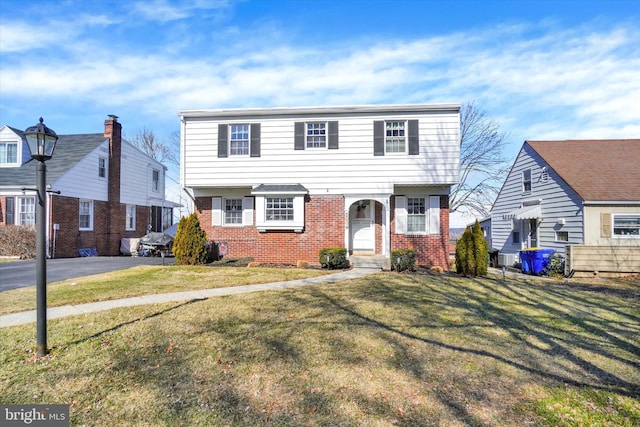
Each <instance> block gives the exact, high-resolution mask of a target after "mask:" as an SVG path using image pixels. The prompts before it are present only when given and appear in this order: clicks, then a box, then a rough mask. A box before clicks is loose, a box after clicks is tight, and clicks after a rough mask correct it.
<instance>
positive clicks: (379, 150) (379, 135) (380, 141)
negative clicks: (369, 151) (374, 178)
mask: <svg viewBox="0 0 640 427" xmlns="http://www.w3.org/2000/svg"><path fill="white" fill-rule="evenodd" d="M373 155H374V156H384V120H376V121H374V122H373Z"/></svg>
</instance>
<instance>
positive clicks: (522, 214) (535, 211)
mask: <svg viewBox="0 0 640 427" xmlns="http://www.w3.org/2000/svg"><path fill="white" fill-rule="evenodd" d="M536 218H542V210H541V209H540V205H539V204H538V205H530V206H523V207H521V208H520V209H516V210H513V211H511V212H509V213H507V214H504V215H502V219H536Z"/></svg>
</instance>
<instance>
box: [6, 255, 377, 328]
mask: <svg viewBox="0 0 640 427" xmlns="http://www.w3.org/2000/svg"><path fill="white" fill-rule="evenodd" d="M379 271H380V269H379V268H353V269H351V270H345V271H341V272H339V273H334V274H326V275H324V276H316V277H310V278H307V279H299V280H291V281H287V282H273V283H260V284H257V285H245V286H234V287H230V288H215V289H202V290H199V291H185V292H173V293H168V294H155V295H142V296H139V297H132V298H123V299H116V300H109V301H100V302H91V303H87V304H78V305H64V306H61V307H52V308H48V309H47V320H49V319H58V318H60V317H65V316H74V315H78V314H86V313H95V312H97V311H104V310H111V309H113V308H119V307H133V306H136V305H145V304H160V303H165V302H174V301H189V300H199V299H207V298H211V297H217V296H221V295H234V294H243V293H247V292H257V291H268V290H278V289H289V288H297V287H301V286H309V285H317V284H320V283H335V282H339V281H341V280H347V279H355V278H358V277H362V276H366V275H368V274H373V273H377V272H379ZM35 321H36V310H30V311H25V312H22V313H12V314H5V315H2V316H0V328H6V327H8V326H15V325H23V324H26V323H34V322H35Z"/></svg>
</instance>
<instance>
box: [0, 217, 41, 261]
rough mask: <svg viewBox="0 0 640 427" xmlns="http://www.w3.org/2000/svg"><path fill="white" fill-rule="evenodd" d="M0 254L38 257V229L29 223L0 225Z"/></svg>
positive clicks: (21, 257) (22, 257)
mask: <svg viewBox="0 0 640 427" xmlns="http://www.w3.org/2000/svg"><path fill="white" fill-rule="evenodd" d="M0 255H1V256H17V257H19V258H20V259H33V258H35V257H36V229H35V228H34V227H33V226H29V225H8V226H6V227H0Z"/></svg>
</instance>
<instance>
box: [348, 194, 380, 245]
mask: <svg viewBox="0 0 640 427" xmlns="http://www.w3.org/2000/svg"><path fill="white" fill-rule="evenodd" d="M372 209H373V205H372V204H371V203H370V201H369V200H361V201H360V202H357V203H354V204H353V206H351V209H350V210H349V213H350V215H349V217H350V220H351V227H350V229H351V249H352V250H353V253H354V254H373V253H375V249H376V244H375V233H374V227H373V218H374V215H373V212H372Z"/></svg>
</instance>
